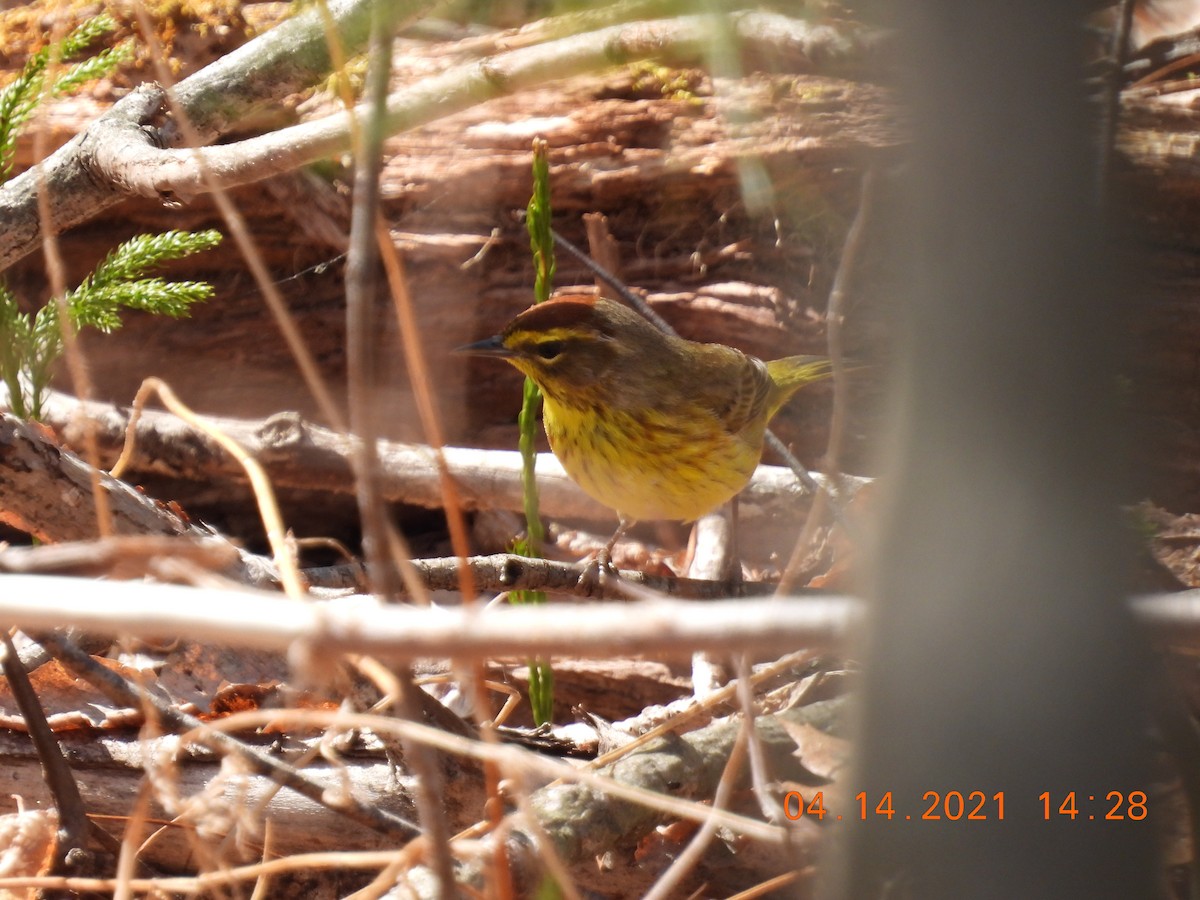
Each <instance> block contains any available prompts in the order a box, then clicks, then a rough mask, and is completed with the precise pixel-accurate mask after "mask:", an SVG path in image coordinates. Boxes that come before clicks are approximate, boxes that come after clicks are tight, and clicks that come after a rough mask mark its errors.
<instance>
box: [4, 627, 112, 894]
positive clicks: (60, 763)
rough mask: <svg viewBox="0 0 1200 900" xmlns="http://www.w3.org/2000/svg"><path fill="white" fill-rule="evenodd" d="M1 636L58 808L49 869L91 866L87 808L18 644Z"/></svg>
mask: <svg viewBox="0 0 1200 900" xmlns="http://www.w3.org/2000/svg"><path fill="white" fill-rule="evenodd" d="M0 637H2V639H3V643H2V644H0V654H2V656H0V668H2V669H3V671H4V677H5V678H6V679H8V687H9V690H10V691H11V692H12V696H13V700H14V701H16V704H17V709H18V710H19V711H20V713H21V716H22V717H23V718H24V719H25V727H26V729H28V731H29V737H30V740H32V741H33V746H34V749H35V750H36V751H37V757H38V761H39V762H40V763H41V765H42V776H43V777H44V778H45V779H46V787H47V788H49V790H50V796H51V797H53V798H54V805H55V807H56V808H57V810H58V840H57V841H56V842H55V848H54V863H53V865H52V866H51V871H54V872H57V873H59V874H69V873H73V872H83V871H86V870H87V869H89V868H90V867H91V862H92V855H91V853H89V852H88V849H87V847H88V830H89V829H88V819H87V810H86V809H85V808H84V805H83V797H82V796H80V793H79V785H78V784H76V782H75V776H74V775H73V774H72V772H71V767H70V766H68V765H67V761H66V760H65V759H64V758H63V754H62V748H61V747H59V745H58V741H57V740H56V739H55V737H54V732H53V731H51V729H50V723H49V722H47V721H46V711H45V710H44V709H42V704H41V703H40V702H39V701H38V698H37V693H36V692H35V691H34V689H33V685H32V684H30V682H29V673H28V672H26V671H25V667H24V666H23V665H21V660H20V659H18V657H17V648H16V647H15V646H13V641H12V637H11V635H9V633H8V632H7V631H5V632H3V635H0Z"/></svg>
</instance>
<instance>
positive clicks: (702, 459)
mask: <svg viewBox="0 0 1200 900" xmlns="http://www.w3.org/2000/svg"><path fill="white" fill-rule="evenodd" d="M543 419H544V421H545V426H546V436H547V437H548V438H549V439H550V448H551V449H552V450H553V451H554V455H555V456H557V457H558V459H559V462H561V463H562V466H563V468H564V469H565V470H566V472H567V474H568V475H569V476H570V477H571V478H572V479H573V480H574V481H575V482H576V483H577V484H578V485H579V486H580V487H581V488H583V490H584V491H585V492H586V493H587V494H588V495H589V496H591V497H592V498H593V499H595V500H597V501H599V502H600V503H603V504H604V505H605V506H608V507H610V508H612V509H615V510H617V512H618V513H620V514H621V516H622V517H624V518H626V519H679V520H681V521H684V522H690V521H692V520H693V519H698V518H699V517H700V516H702V515H704V514H706V513H708V512H711V511H712V510H714V509H716V508H717V507H719V506H720V505H721V504H722V503H725V502H726V501H728V500H729V499H730V498H732V497H733V496H734V495H735V494H737V493H738V491H740V490H741V489H742V488H743V487H745V485H746V482H747V481H749V480H750V476H751V475H752V474H753V473H754V469H755V467H756V466H757V465H758V461H759V458H760V457H761V455H762V429H761V428H758V429H757V433H750V434H740V435H735V434H730V433H729V432H728V431H726V430H724V429H722V428H721V427H720V425H719V423H717V422H716V421H715V420H714V419H713V417H711V416H706V414H700V415H698V416H697V417H696V418H695V419H692V420H688V421H680V420H679V417H678V416H677V415H676V416H672V417H670V418H668V417H667V416H665V415H663V414H661V413H659V412H658V411H656V410H653V409H648V410H639V411H637V412H636V413H633V412H629V411H627V410H619V409H612V408H608V409H606V410H605V411H604V412H603V413H602V412H601V410H600V407H598V406H596V405H592V404H580V405H578V406H577V405H566V404H563V403H561V402H558V401H556V400H554V399H553V398H552V397H550V396H549V395H546V397H545V409H544V412H543Z"/></svg>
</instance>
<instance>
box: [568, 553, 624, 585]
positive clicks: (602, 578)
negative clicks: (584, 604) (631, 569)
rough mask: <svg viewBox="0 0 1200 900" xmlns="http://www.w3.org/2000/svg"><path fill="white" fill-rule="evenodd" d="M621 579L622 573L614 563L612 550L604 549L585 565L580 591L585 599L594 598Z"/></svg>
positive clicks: (580, 577) (580, 580)
mask: <svg viewBox="0 0 1200 900" xmlns="http://www.w3.org/2000/svg"><path fill="white" fill-rule="evenodd" d="M620 578H621V573H620V572H618V571H617V567H616V566H614V565H613V563H612V550H611V548H610V547H602V548H600V552H599V553H597V554H596V555H595V556H593V557H592V558H591V559H590V560H588V561H587V562H586V563H584V566H583V573H582V574H581V575H580V576H579V582H578V587H579V591H580V593H582V594H583V595H584V596H585V597H594V596H596V595H598V594H601V593H603V591H604V589H605V588H607V587H609V586H610V585H612V584H613V582H615V581H619V580H620Z"/></svg>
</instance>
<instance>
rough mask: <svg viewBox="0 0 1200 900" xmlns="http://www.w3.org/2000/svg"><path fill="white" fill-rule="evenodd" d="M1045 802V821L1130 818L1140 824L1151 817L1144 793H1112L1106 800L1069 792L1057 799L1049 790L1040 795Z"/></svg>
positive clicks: (1043, 815) (1093, 795)
mask: <svg viewBox="0 0 1200 900" xmlns="http://www.w3.org/2000/svg"><path fill="white" fill-rule="evenodd" d="M1038 799H1039V800H1041V801H1042V818H1043V819H1045V820H1047V821H1049V820H1050V819H1053V818H1067V819H1072V820H1074V819H1077V818H1081V819H1087V820H1091V821H1094V820H1095V819H1101V820H1104V821H1109V822H1116V821H1122V820H1125V819H1130V820H1132V821H1134V822H1140V821H1141V820H1142V819H1144V818H1146V816H1147V815H1149V812H1150V810H1149V808H1148V806H1147V803H1148V801H1147V798H1146V792H1145V791H1129V792H1128V793H1126V792H1124V791H1109V792H1108V793H1107V794H1105V795H1104V796H1103V797H1100V796H1097V795H1096V794H1079V793H1077V792H1075V791H1067V792H1066V793H1065V794H1062V795H1059V796H1055V795H1054V794H1051V793H1050V791H1044V792H1042V793H1040V794H1038Z"/></svg>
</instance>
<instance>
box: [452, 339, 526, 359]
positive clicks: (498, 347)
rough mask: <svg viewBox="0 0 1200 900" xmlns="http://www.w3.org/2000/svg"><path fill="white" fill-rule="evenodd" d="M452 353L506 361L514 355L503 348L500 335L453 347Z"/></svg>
mask: <svg viewBox="0 0 1200 900" xmlns="http://www.w3.org/2000/svg"><path fill="white" fill-rule="evenodd" d="M453 352H454V353H466V354H468V355H470V356H498V357H500V358H501V359H507V358H509V357H511V356H515V355H516V354H515V353H513V352H512V351H511V350H509V349H508V348H507V347H505V346H504V342H503V341H501V340H500V335H495V336H494V337H490V338H487V339H485V340H482V341H476V342H475V343H474V344H466V345H465V346H462V347H455V348H454V351H453Z"/></svg>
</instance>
